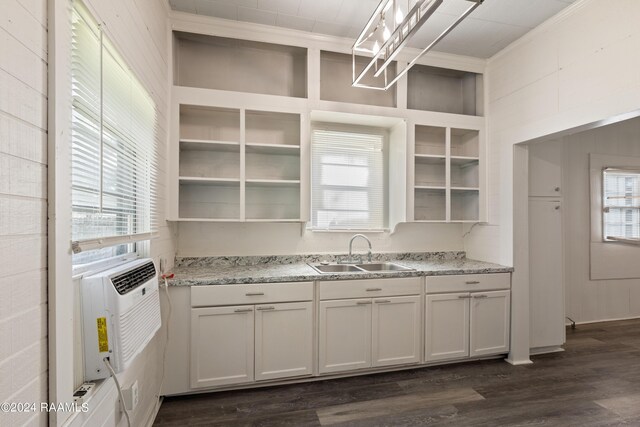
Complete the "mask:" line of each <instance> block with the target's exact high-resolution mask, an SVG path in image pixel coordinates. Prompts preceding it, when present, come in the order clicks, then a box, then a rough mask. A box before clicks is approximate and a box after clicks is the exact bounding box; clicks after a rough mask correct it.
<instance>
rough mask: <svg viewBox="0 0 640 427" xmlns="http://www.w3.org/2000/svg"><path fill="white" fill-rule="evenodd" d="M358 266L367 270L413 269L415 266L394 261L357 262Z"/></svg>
mask: <svg viewBox="0 0 640 427" xmlns="http://www.w3.org/2000/svg"><path fill="white" fill-rule="evenodd" d="M356 267H358V268H361V269H363V270H365V271H371V272H373V271H413V268H409V267H404V266H402V265H398V264H394V263H392V262H377V263H376V262H374V263H371V264H357V265H356Z"/></svg>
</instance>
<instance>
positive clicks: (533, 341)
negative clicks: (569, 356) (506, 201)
mask: <svg viewBox="0 0 640 427" xmlns="http://www.w3.org/2000/svg"><path fill="white" fill-rule="evenodd" d="M562 240H563V238H562V210H561V202H560V201H559V200H546V199H542V200H541V199H537V200H536V199H534V198H530V199H529V301H530V308H529V310H530V313H531V316H530V318H531V321H530V332H529V342H530V347H531V348H541V347H554V346H561V345H562V344H564V340H565V327H564V316H565V308H564V273H563V249H562Z"/></svg>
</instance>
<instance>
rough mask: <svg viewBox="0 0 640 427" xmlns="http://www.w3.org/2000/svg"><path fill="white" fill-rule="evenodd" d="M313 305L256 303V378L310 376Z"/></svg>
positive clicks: (302, 303)
mask: <svg viewBox="0 0 640 427" xmlns="http://www.w3.org/2000/svg"><path fill="white" fill-rule="evenodd" d="M312 352H313V304H312V303H311V302H298V303H286V304H267V305H258V306H256V375H255V378H256V381H260V380H270V379H275V378H286V377H295V376H300V375H310V374H311V373H312V363H313V357H312V356H313V353H312Z"/></svg>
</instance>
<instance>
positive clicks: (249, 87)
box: [173, 31, 307, 98]
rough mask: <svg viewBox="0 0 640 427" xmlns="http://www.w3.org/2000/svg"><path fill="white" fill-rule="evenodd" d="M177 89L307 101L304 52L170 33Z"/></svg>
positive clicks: (286, 47)
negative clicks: (188, 88)
mask: <svg viewBox="0 0 640 427" xmlns="http://www.w3.org/2000/svg"><path fill="white" fill-rule="evenodd" d="M173 49H174V64H173V65H174V67H173V70H174V72H173V79H174V84H175V85H177V86H188V87H196V88H204V89H218V90H229V91H236V92H249V93H259V94H266V95H281V96H290V97H297V98H306V96H307V50H306V49H305V48H300V47H295V46H284V45H277V44H271V43H261V42H254V41H248V40H239V39H231V38H224V37H215V36H207V35H202V34H191V33H184V32H179V31H174V33H173Z"/></svg>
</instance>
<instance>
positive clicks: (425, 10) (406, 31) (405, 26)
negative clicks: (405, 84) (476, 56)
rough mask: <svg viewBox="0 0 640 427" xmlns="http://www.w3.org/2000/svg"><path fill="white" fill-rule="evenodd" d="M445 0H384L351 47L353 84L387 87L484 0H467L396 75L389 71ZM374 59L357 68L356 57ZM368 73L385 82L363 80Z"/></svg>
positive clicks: (381, 88) (370, 87)
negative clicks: (458, 12) (452, 20)
mask: <svg viewBox="0 0 640 427" xmlns="http://www.w3.org/2000/svg"><path fill="white" fill-rule="evenodd" d="M443 1H444V0H417V1H416V0H382V1H381V2H380V4H379V5H378V7H377V8H376V10H375V12H373V15H371V18H369V21H368V22H367V24H366V25H365V27H364V29H363V30H362V32H361V33H360V35H359V36H358V38H357V39H356V41H355V43H354V44H353V47H352V48H351V65H352V72H353V83H352V86H354V87H362V88H368V89H378V90H387V89H389V88H390V87H391V86H393V85H394V84H395V83H396V82H397V81H398V80H399V79H400V78H401V77H402V76H404V75H405V74H406V73H407V72H408V71H409V69H410V68H411V67H413V65H415V63H416V62H418V60H419V59H420V58H421V57H422V56H423V55H425V54H426V53H427V52H429V51H430V50H431V49H432V48H433V47H434V46H435V45H436V44H437V43H438V42H439V41H440V40H442V39H443V38H444V37H445V36H446V35H447V34H449V33H450V32H451V31H452V30H453V29H454V28H455V27H456V26H457V25H458V24H459V23H460V22H462V21H463V20H464V19H465V18H466V17H467V16H469V14H470V13H471V12H473V11H474V10H475V9H476V8H477V7H478V6H480V5H481V4H482V2H483V1H484V0H466V1H468V2H470V3H472V4H471V5H470V6H469V7H468V8H467V9H466V10H465V11H464V12H463V13H462V15H460V16H459V17H458V18H457V19H456V20H455V21H454V22H453V23H452V24H450V25H449V26H448V27H447V28H446V29H445V30H444V31H442V32H441V33H440V34H439V35H438V36H437V37H436V38H435V39H433V41H431V43H429V45H428V46H427V47H425V48H424V49H422V50H421V51H420V52H419V53H418V55H417V56H416V57H415V58H413V59H412V60H411V62H410V63H409V64H408V65H407V67H406V68H405V69H403V70H402V71H401V72H399V73H397V74H396V75H395V76H391V77H389V76H388V74H387V71H388V67H389V65H390V64H391V63H392V62H393V60H394V59H395V58H396V56H397V55H398V54H399V53H400V52H401V51H402V49H404V48H405V47H406V45H407V43H408V42H409V40H410V39H411V37H413V36H414V35H415V34H416V33H417V32H418V30H419V29H420V28H421V27H422V25H424V23H425V22H426V21H427V20H428V19H429V17H431V16H432V15H433V13H434V12H435V11H436V10H437V9H438V7H440V5H441V4H442V3H443ZM358 55H361V56H366V57H370V58H371V60H370V61H369V62H368V63H367V64H366V65H365V67H364V68H363V69H362V70H360V71H359V72H358V70H356V68H357V67H356V57H357V56H358ZM366 76H370V77H371V76H372V77H378V78H379V77H380V76H382V77H383V79H382V80H383V81H384V84H382V85H379V86H376V85H374V84H369V83H365V82H363V79H364V78H365V77H366Z"/></svg>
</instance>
